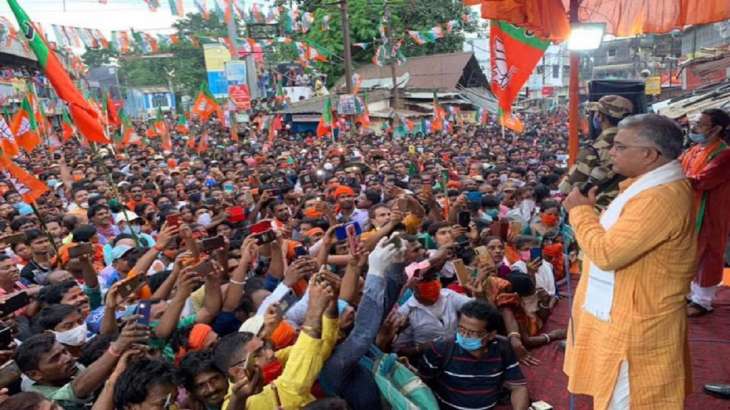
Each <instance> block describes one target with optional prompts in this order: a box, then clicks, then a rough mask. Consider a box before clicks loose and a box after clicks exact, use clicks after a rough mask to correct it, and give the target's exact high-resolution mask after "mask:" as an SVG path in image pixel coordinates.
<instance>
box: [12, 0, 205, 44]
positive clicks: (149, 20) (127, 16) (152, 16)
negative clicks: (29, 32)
mask: <svg viewBox="0 0 730 410" xmlns="http://www.w3.org/2000/svg"><path fill="white" fill-rule="evenodd" d="M18 2H19V3H20V5H21V7H23V8H24V9H25V12H26V13H27V14H28V16H30V18H31V19H32V20H33V21H36V22H40V23H41V25H42V26H43V29H44V30H45V31H46V33H47V34H48V36H49V37H53V34H52V30H51V24H58V25H64V26H73V27H83V28H92V29H99V30H101V31H102V33H104V34H105V35H106V36H108V35H109V33H110V32H111V31H112V30H129V28H130V27H132V28H134V29H135V30H137V29H139V30H146V31H156V32H160V33H168V32H171V31H172V30H171V29H170V27H171V25H172V24H173V23H174V22H175V19H176V16H173V15H172V14H171V13H170V6H169V3H168V0H159V2H160V8H159V9H157V11H156V12H151V11H150V10H149V8H148V7H147V4H146V3H145V2H144V1H143V0H107V3H106V4H102V3H99V1H98V0H65V1H64V0H18ZM64 3H65V5H66V11H64ZM209 3H211V2H209ZM184 4H185V12H191V11H194V10H196V9H195V6H194V4H193V2H192V0H190V1H188V0H185V2H184ZM0 16H4V17H7V18H8V19H9V20H10V21H11V22H13V23H14V25H15V26H16V27H17V24H16V20H15V17H14V16H13V14H12V13H11V11H10V7H8V3H7V1H5V0H0Z"/></svg>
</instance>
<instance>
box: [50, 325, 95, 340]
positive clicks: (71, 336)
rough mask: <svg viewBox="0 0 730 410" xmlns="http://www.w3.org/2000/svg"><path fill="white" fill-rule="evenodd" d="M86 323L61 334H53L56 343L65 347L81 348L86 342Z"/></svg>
mask: <svg viewBox="0 0 730 410" xmlns="http://www.w3.org/2000/svg"><path fill="white" fill-rule="evenodd" d="M86 332H87V329H86V323H82V324H80V325H78V326H76V327H75V328H73V329H69V330H66V331H63V332H53V333H54V334H55V335H56V341H57V342H58V343H61V344H64V345H66V346H81V345H82V344H84V343H85V342H86Z"/></svg>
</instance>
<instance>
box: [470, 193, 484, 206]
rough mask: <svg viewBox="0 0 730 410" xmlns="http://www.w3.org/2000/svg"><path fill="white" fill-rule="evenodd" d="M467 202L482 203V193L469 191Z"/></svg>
mask: <svg viewBox="0 0 730 410" xmlns="http://www.w3.org/2000/svg"><path fill="white" fill-rule="evenodd" d="M466 200H467V201H468V202H471V203H475V204H480V205H481V203H482V193H481V192H479V191H469V192H467V193H466Z"/></svg>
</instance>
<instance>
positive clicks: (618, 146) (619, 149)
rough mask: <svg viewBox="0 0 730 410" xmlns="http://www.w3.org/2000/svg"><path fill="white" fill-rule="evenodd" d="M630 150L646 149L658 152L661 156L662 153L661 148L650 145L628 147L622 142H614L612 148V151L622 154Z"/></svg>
mask: <svg viewBox="0 0 730 410" xmlns="http://www.w3.org/2000/svg"><path fill="white" fill-rule="evenodd" d="M629 148H646V149H650V150H654V151H656V152H658V153H659V154H660V155H661V153H662V152H661V151H659V148H657V147H652V146H650V145H626V144H622V143H620V142H614V143H613V145H612V146H611V149H613V150H615V151H616V152H622V151H625V150H627V149H629Z"/></svg>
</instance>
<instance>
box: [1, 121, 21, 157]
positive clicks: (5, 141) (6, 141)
mask: <svg viewBox="0 0 730 410" xmlns="http://www.w3.org/2000/svg"><path fill="white" fill-rule="evenodd" d="M0 148H2V150H3V152H2V155H3V156H8V157H14V156H16V155H18V154H19V153H20V150H19V149H18V143H17V142H16V141H15V136H13V132H12V131H10V127H9V126H8V123H7V121H5V117H3V116H2V115H0Z"/></svg>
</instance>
